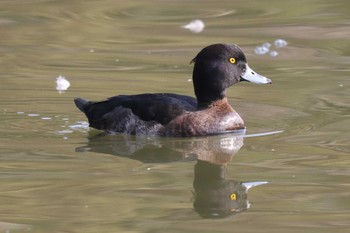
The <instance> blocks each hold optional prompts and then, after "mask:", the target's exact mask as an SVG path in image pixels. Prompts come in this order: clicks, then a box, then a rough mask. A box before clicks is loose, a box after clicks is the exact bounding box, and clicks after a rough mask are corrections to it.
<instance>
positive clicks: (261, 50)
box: [254, 46, 270, 55]
mask: <svg viewBox="0 0 350 233" xmlns="http://www.w3.org/2000/svg"><path fill="white" fill-rule="evenodd" d="M269 50H270V49H269V48H267V47H264V46H257V47H256V48H255V50H254V51H255V53H256V54H258V55H263V54H266V53H268V52H269Z"/></svg>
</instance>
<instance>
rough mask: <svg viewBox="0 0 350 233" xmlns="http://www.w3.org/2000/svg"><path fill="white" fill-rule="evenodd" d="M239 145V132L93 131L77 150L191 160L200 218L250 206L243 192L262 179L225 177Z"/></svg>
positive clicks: (143, 158) (148, 158) (159, 160)
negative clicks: (135, 133)
mask: <svg viewBox="0 0 350 233" xmlns="http://www.w3.org/2000/svg"><path fill="white" fill-rule="evenodd" d="M242 146H243V136H242V133H238V134H225V135H217V136H211V137H200V138H147V137H135V136H130V135H108V134H107V135H95V136H91V137H90V138H89V142H88V144H87V145H86V146H83V147H79V148H77V149H76V150H77V151H93V152H98V153H104V154H112V155H117V156H122V157H128V158H130V159H135V160H139V161H142V162H145V163H166V162H174V161H186V160H187V161H188V160H191V161H195V160H197V162H196V164H195V166H194V182H193V187H194V197H195V198H194V204H193V206H194V209H195V211H196V212H197V213H198V214H199V215H200V216H201V217H203V218H225V217H228V216H231V215H234V214H237V213H240V212H242V211H245V210H247V209H248V208H249V207H250V204H249V201H248V196H247V192H248V190H249V189H250V188H252V187H255V186H258V185H262V184H266V183H267V182H265V181H261V182H260V181H258V182H241V181H235V180H229V179H227V164H228V163H229V162H230V161H231V160H232V158H233V156H234V155H235V154H236V153H237V152H238V151H239V150H240V148H241V147H242Z"/></svg>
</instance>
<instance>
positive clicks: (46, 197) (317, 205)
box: [0, 0, 350, 233]
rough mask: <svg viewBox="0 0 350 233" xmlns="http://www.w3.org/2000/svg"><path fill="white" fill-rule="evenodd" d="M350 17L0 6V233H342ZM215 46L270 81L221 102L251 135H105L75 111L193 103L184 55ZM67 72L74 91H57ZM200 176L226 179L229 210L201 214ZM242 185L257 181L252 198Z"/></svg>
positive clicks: (320, 6)
mask: <svg viewBox="0 0 350 233" xmlns="http://www.w3.org/2000/svg"><path fill="white" fill-rule="evenodd" d="M349 9H350V2H349V1H346V0H335V1H324V0H296V1H277V0H276V1H275V0H272V1H260V0H259V1H258V0H253V1H238V0H234V1H232V0H231V1H219V2H218V1H197V0H194V1H155V0H151V1H124V0H120V1H116V0H101V1H83V0H76V1H59V0H27V1H23V0H11V1H9V0H2V1H1V2H0V34H1V36H0V145H1V146H0V206H1V208H0V232H168V233H171V232H191V233H193V232H201V233H203V232H233V231H237V232H255V233H257V232H269V233H273V232H284V233H290V232H298V233H299V232H308V233H310V232H317V233H322V232H327V233H328V232H346V231H348V230H349V228H350V222H349V219H350V199H349V196H350V185H349V176H350V160H349V152H350V140H349V138H350V133H349V132H350V117H349V116H350V97H349V93H350V82H349V65H350V58H349V55H350V43H349V38H350V18H349V15H350V12H349ZM193 20H201V22H202V24H203V25H201V23H198V21H197V23H195V25H197V26H196V27H199V30H193V25H192V26H191V25H188V24H189V23H191V22H192V21H193ZM197 29H198V28H197ZM278 39H280V40H281V41H282V45H283V46H280V45H281V43H278V42H277V44H276V43H275V41H276V40H278ZM281 41H279V42H281ZM283 41H285V42H286V43H283ZM218 42H224V43H236V44H238V45H240V46H241V48H242V49H243V50H244V51H245V53H246V55H247V59H248V62H249V65H250V67H252V68H253V69H254V70H255V71H257V72H258V73H260V74H262V75H265V76H267V77H269V78H271V79H272V80H273V84H272V85H254V84H249V83H241V84H239V85H237V86H234V87H232V88H231V89H230V90H229V91H228V93H227V94H228V98H229V101H230V103H231V105H232V106H233V107H234V108H235V109H236V110H237V111H238V112H239V113H240V114H241V116H242V117H243V118H244V119H245V122H246V125H247V133H248V134H250V135H252V134H253V135H252V136H253V137H246V138H242V137H240V136H238V137H236V136H235V135H232V136H224V137H220V136H218V137H205V138H201V139H169V138H165V139H164V138H163V139H162V138H146V137H145V138H142V137H141V138H140V137H131V136H129V137H128V136H123V135H99V132H98V131H96V130H92V129H89V128H88V126H87V123H86V119H85V116H84V115H83V114H82V113H80V112H79V111H78V110H77V109H76V107H75V106H74V104H73V99H74V98H75V97H78V96H80V97H85V98H88V99H91V100H100V99H104V98H106V97H109V96H112V95H116V94H136V93H140V92H175V93H180V94H186V95H193V89H192V82H191V74H192V65H190V64H189V62H190V61H191V59H192V58H193V57H194V56H195V55H196V54H197V52H198V51H199V50H200V49H201V48H202V47H204V46H206V45H209V44H212V43H218ZM60 75H62V76H63V77H65V78H66V80H68V81H69V83H70V86H69V87H67V85H63V87H65V88H63V90H61V91H58V90H56V83H55V82H56V78H57V77H59V76H60ZM67 88H68V89H67ZM64 89H67V90H64ZM279 130H281V131H283V132H282V133H278V134H273V135H266V136H263V135H259V134H261V133H264V132H271V131H279ZM255 134H257V135H255ZM243 140H244V142H243ZM218 145H220V146H218ZM223 145H224V146H223ZM233 155H234V158H233ZM197 156H199V157H200V158H201V161H202V160H203V161H210V162H211V163H208V164H206V163H205V162H203V163H202V162H197V160H196V157H197ZM203 169H204V171H208V173H206V172H203ZM215 171H219V172H216V173H215ZM210 172H214V173H210ZM202 174H214V175H213V176H215V174H216V175H219V176H220V184H222V185H221V186H220V187H223V188H222V190H226V191H227V190H228V191H227V193H225V192H226V191H223V193H220V194H217V196H216V198H217V199H218V200H219V201H217V202H220V203H221V202H222V200H224V198H229V199H228V200H229V201H228V202H229V203H231V204H229V205H228V204H227V203H226V204H225V203H224V204H222V205H221V204H220V205H221V207H220V208H221V209H222V210H223V212H222V213H225V214H222V215H220V214H218V213H212V214H208V213H207V214H203V213H201V212H200V211H201V210H203V208H202V209H200V208H198V206H208V205H209V200H207V199H205V198H204V199H203V200H204V202H202V205H199V204H198V202H197V203H196V200H197V201H198V200H199V196H198V192H199V191H198V190H204V189H207V187H209V186H210V185H209V183H210V182H209V181H208V177H206V176H205V175H204V177H202ZM198 177H199V178H198ZM209 178H210V177H209ZM194 181H195V185H194ZM265 181H266V182H269V183H267V184H266V183H265ZM247 182H262V183H258V184H260V185H259V186H258V187H254V188H251V189H250V190H249V193H247V192H246V191H247V190H246V187H245V186H244V185H245V184H251V183H247ZM203 184H204V186H203ZM206 184H207V185H206ZM210 184H212V183H210ZM254 184H255V183H254ZM216 185H217V184H213V185H211V186H210V187H212V188H213V189H214V190H219V189H220V187H219V186H216ZM227 187H230V188H227ZM237 190H238V191H237ZM196 193H197V194H196ZM215 195H216V194H215V193H214V194H213V193H212V196H215ZM220 195H222V196H220ZM195 203H196V204H195ZM203 203H204V204H203ZM225 208H226V209H225ZM225 211H226V212H225ZM217 212H219V211H217ZM213 218H214V219H213Z"/></svg>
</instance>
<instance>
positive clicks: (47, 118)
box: [41, 117, 52, 120]
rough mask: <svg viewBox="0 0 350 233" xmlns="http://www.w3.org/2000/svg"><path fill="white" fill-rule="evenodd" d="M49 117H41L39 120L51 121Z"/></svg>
mask: <svg viewBox="0 0 350 233" xmlns="http://www.w3.org/2000/svg"><path fill="white" fill-rule="evenodd" d="M51 119H52V118H51V117H42V118H41V120H51Z"/></svg>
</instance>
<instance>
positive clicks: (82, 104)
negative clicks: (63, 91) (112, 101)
mask: <svg viewBox="0 0 350 233" xmlns="http://www.w3.org/2000/svg"><path fill="white" fill-rule="evenodd" d="M74 103H75V105H76V106H77V107H78V108H79V110H80V111H82V112H84V107H85V106H86V105H87V104H88V103H90V101H88V100H86V99H83V98H75V99H74Z"/></svg>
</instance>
